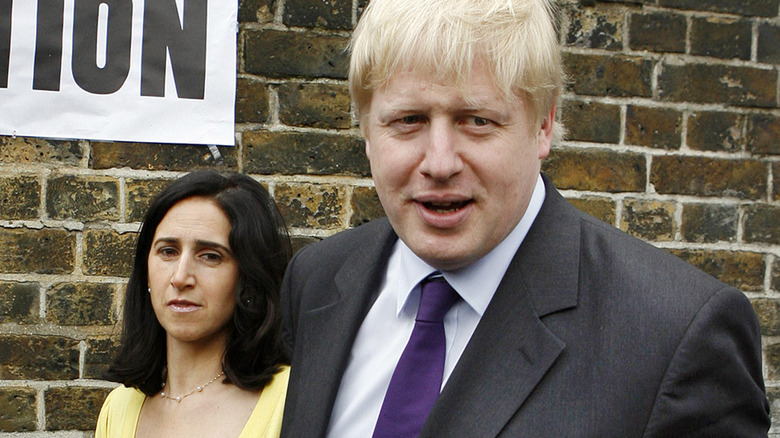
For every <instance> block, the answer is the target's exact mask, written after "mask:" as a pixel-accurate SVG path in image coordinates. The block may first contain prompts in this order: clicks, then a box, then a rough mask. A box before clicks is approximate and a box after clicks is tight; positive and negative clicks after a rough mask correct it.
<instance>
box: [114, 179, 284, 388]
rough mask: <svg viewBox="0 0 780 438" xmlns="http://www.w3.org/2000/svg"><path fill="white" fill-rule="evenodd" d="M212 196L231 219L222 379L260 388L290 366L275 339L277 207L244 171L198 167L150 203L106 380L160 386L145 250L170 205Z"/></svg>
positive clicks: (280, 267) (280, 244) (162, 360)
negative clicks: (232, 278)
mask: <svg viewBox="0 0 780 438" xmlns="http://www.w3.org/2000/svg"><path fill="white" fill-rule="evenodd" d="M195 196H198V197H206V198H210V199H213V200H214V201H216V203H217V204H218V205H219V206H220V208H221V209H222V211H223V212H224V213H225V215H226V216H227V217H228V219H229V220H230V224H231V230H230V236H229V243H230V247H231V249H232V251H233V255H234V256H235V258H236V260H237V262H238V267H239V277H240V278H239V281H238V288H237V291H236V296H235V300H236V306H235V310H234V312H233V318H232V321H231V324H230V334H229V336H228V341H227V348H226V350H225V354H224V358H223V370H224V372H225V381H226V382H232V383H233V384H235V385H237V386H239V387H241V388H244V389H255V390H256V389H262V388H263V387H264V386H265V385H266V384H267V383H268V382H269V381H270V380H271V378H272V377H273V375H274V374H275V373H276V372H277V371H278V370H279V365H281V364H285V363H289V361H288V359H287V357H286V356H285V353H284V349H283V347H282V343H281V322H280V321H281V315H280V307H279V289H280V286H281V282H282V277H283V275H284V270H285V268H286V266H287V262H288V261H289V258H290V252H291V250H290V237H289V234H288V232H287V228H286V227H285V224H284V220H283V219H282V216H281V214H280V213H279V210H278V208H277V206H276V204H275V203H274V201H273V199H272V198H271V196H270V195H269V193H268V191H266V189H265V188H263V186H262V185H261V184H260V183H258V182H257V181H255V180H254V179H252V178H251V177H249V176H246V175H242V174H238V173H229V174H220V173H217V172H215V171H211V170H199V171H194V172H192V173H189V174H187V175H185V176H183V177H181V178H179V179H176V180H174V181H173V182H172V183H171V184H170V185H169V186H168V187H167V188H165V189H164V190H163V191H162V192H161V193H160V194H159V195H158V196H157V197H156V198H155V199H154V201H152V203H151V205H150V206H149V210H148V211H147V213H146V217H145V218H144V221H143V225H142V227H141V231H140V233H139V235H138V242H137V244H136V249H135V260H134V261H133V270H132V272H131V274H130V279H129V281H128V283H127V291H126V296H125V304H124V314H123V320H124V321H123V327H122V337H121V342H120V348H119V352H118V354H117V356H116V358H115V359H114V361H113V362H112V363H111V365H110V366H109V368H108V371H107V372H106V373H105V378H106V379H108V380H112V381H115V382H120V383H123V384H125V385H126V386H132V387H135V388H138V389H140V390H141V391H143V392H144V393H145V394H147V395H153V394H156V393H157V392H159V391H160V388H161V387H162V383H163V380H162V379H163V371H164V369H165V366H166V355H165V345H166V341H165V330H164V329H163V327H162V326H161V325H160V323H159V322H158V321H157V317H156V316H155V314H154V310H153V309H152V303H151V299H150V297H149V294H148V293H147V290H148V287H149V286H148V284H147V283H148V282H147V280H148V259H147V257H148V255H149V251H150V249H151V245H152V240H153V238H154V233H155V232H156V230H157V226H158V225H159V224H160V222H161V221H162V220H163V217H165V215H166V214H167V213H168V210H170V209H171V207H173V206H174V205H176V204H177V203H179V202H181V201H183V200H185V199H188V198H192V197H195Z"/></svg>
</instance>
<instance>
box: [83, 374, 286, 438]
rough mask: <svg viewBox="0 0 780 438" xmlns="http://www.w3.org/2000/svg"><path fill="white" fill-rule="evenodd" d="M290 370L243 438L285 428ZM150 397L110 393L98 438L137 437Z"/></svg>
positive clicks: (123, 390)
mask: <svg viewBox="0 0 780 438" xmlns="http://www.w3.org/2000/svg"><path fill="white" fill-rule="evenodd" d="M289 378H290V367H288V366H284V367H282V370H281V371H279V372H278V373H276V375H275V376H274V379H273V380H272V381H271V383H269V384H268V385H267V386H266V387H265V388H264V389H263V393H262V394H261V395H260V399H259V400H258V401H257V404H256V405H255V409H254V410H253V411H252V415H250V416H249V420H247V422H246V425H244V429H243V430H242V431H241V435H239V438H250V437H251V438H254V437H262V438H276V437H278V436H279V432H280V430H281V428H282V412H283V411H284V400H285V395H286V393H287V381H288V380H289ZM145 400H146V395H144V393H143V392H141V391H139V390H137V389H135V388H128V387H126V386H124V385H122V386H119V387H117V388H115V389H114V390H113V391H111V393H110V394H108V397H106V401H105V402H103V407H102V408H101V409H100V415H99V416H98V422H97V427H96V428H95V438H134V437H135V428H136V426H137V425H138V418H139V417H140V415H141V407H142V406H143V405H144V401H145Z"/></svg>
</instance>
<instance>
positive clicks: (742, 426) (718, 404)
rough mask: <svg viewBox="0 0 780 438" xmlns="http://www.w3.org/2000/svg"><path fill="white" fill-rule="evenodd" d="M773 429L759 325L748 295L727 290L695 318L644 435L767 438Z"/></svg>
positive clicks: (683, 338)
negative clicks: (762, 360) (762, 367)
mask: <svg viewBox="0 0 780 438" xmlns="http://www.w3.org/2000/svg"><path fill="white" fill-rule="evenodd" d="M627 390H629V391H630V388H627ZM769 426H770V419H769V403H768V401H767V398H766V393H765V389H764V382H763V377H762V373H761V333H760V329H759V326H758V321H757V318H756V315H755V312H754V311H753V308H752V306H751V305H750V302H749V301H748V300H747V298H746V297H745V296H744V294H742V293H741V292H740V291H738V290H736V289H733V288H724V289H722V290H720V291H719V292H717V293H715V294H713V295H712V297H711V298H710V299H709V300H708V301H706V302H705V303H704V305H702V307H701V308H700V309H699V311H698V312H697V313H696V315H695V316H694V318H693V319H692V320H691V322H690V325H689V326H688V329H687V330H686V332H685V334H684V336H683V337H682V339H681V341H680V344H679V345H678V348H677V351H676V352H675V354H674V357H673V358H672V361H671V362H670V364H669V368H668V369H667V371H666V374H665V376H664V379H663V381H662V383H661V385H660V387H659V391H658V394H657V396H656V400H655V404H654V406H653V410H652V412H651V414H650V417H649V421H648V424H647V428H646V430H645V434H644V436H645V437H670V436H675V437H714V436H723V437H726V436H727V437H734V438H737V437H766V436H767V431H768V429H769Z"/></svg>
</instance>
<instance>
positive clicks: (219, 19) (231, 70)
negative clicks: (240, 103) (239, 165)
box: [0, 0, 238, 146]
mask: <svg viewBox="0 0 780 438" xmlns="http://www.w3.org/2000/svg"><path fill="white" fill-rule="evenodd" d="M237 13H238V1H236V0H233V1H230V0H211V1H208V0H16V1H14V0H0V134H3V135H17V136H31V137H49V138H66V139H88V140H101V141H133V142H152V143H196V144H217V145H231V146H232V145H233V144H234V138H235V134H234V132H235V128H234V105H235V93H236V31H237Z"/></svg>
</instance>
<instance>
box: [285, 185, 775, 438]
mask: <svg viewBox="0 0 780 438" xmlns="http://www.w3.org/2000/svg"><path fill="white" fill-rule="evenodd" d="M545 185H546V187H547V197H546V199H545V202H544V205H543V206H542V209H541V211H540V212H539V215H538V217H537V218H536V220H535V222H534V224H533V226H532V227H531V229H530V231H529V233H528V235H527V236H526V238H525V240H524V242H523V244H522V245H521V247H520V249H519V250H518V252H517V253H516V255H515V257H514V259H513V260H512V263H511V264H510V266H509V268H508V270H507V272H506V274H505V276H504V278H503V280H502V281H501V284H500V285H499V287H498V290H497V291H496V293H495V295H494V297H493V300H492V301H491V303H490V305H489V306H488V308H487V310H486V312H485V314H484V316H483V317H482V319H481V321H480V323H479V325H478V326H477V329H476V331H475V333H474V335H473V337H472V339H471V340H470V342H469V344H468V346H467V347H466V350H465V351H464V353H463V355H462V356H461V359H460V361H459V362H458V364H457V365H456V367H455V369H454V371H453V373H452V375H451V376H450V378H449V380H448V382H447V384H446V385H445V387H444V388H443V390H442V393H441V395H440V396H439V399H438V400H437V402H436V404H435V406H434V408H433V411H432V412H431V414H430V416H429V418H428V420H427V422H426V423H425V426H424V428H423V431H422V433H421V435H420V436H421V437H480V438H483V437H498V436H501V437H556V438H557V437H683V436H701V437H758V436H766V435H767V430H768V429H769V405H768V402H767V400H766V397H765V392H764V384H763V379H762V374H761V340H760V332H759V328H758V323H757V320H756V316H755V313H754V312H753V310H752V307H751V306H750V303H749V302H748V300H747V299H746V298H745V296H744V295H743V294H742V293H741V292H739V291H738V290H736V289H734V288H732V287H729V286H727V285H725V284H723V283H721V282H719V281H717V280H716V279H714V278H712V277H710V276H709V275H707V274H704V273H703V272H701V271H699V270H697V269H695V268H694V267H692V266H690V265H688V264H686V263H684V262H683V261H681V260H679V259H677V258H675V257H673V256H671V255H669V254H667V253H666V252H664V251H661V250H659V249H656V248H654V247H652V246H651V245H648V244H646V243H643V242H641V241H640V240H638V239H635V238H633V237H630V236H628V235H627V234H625V233H623V232H621V231H619V230H617V229H615V228H614V227H612V226H609V225H607V224H604V223H602V222H600V221H598V220H597V219H594V218H592V217H590V216H588V215H585V214H584V213H582V212H580V211H578V210H577V209H575V208H574V207H572V206H571V205H570V204H569V203H568V202H566V201H565V200H564V199H563V198H562V197H561V196H560V194H559V193H558V192H557V190H555V188H554V187H553V186H552V184H551V182H550V181H549V180H547V179H546V180H545ZM396 239H397V236H396V235H395V233H394V232H393V230H392V228H391V227H390V225H389V222H388V221H387V220H385V219H381V220H377V221H373V222H371V223H369V224H366V225H363V226H361V227H358V228H356V229H353V230H349V231H346V232H343V233H340V234H338V235H336V236H333V237H331V238H328V239H325V240H324V241H322V242H318V243H315V244H312V245H309V246H307V247H305V248H304V249H303V250H301V251H300V252H299V253H298V254H296V256H295V257H294V259H293V260H292V261H291V263H290V265H289V267H288V271H287V275H286V277H285V282H284V285H283V290H282V306H283V311H284V312H285V314H284V336H285V343H286V345H287V347H288V349H289V352H290V354H291V357H292V374H291V379H290V386H289V389H288V393H287V404H286V408H285V414H284V423H283V429H282V436H283V437H305V438H312V437H321V436H324V434H325V432H326V430H327V426H328V423H329V418H330V414H331V410H332V408H333V403H334V400H335V397H336V392H337V390H338V387H339V383H340V379H341V376H342V373H343V372H344V370H345V367H346V366H347V362H348V359H349V354H350V349H351V347H352V343H353V341H354V339H355V336H356V334H357V331H358V329H359V327H360V324H361V322H362V320H363V318H364V317H365V315H366V313H367V312H368V310H369V308H370V306H371V305H372V303H373V301H374V300H375V298H376V294H377V290H378V285H379V284H380V282H381V279H382V275H383V272H384V268H385V262H386V260H387V257H388V253H389V251H390V249H391V248H392V246H393V243H394V242H395V240H396Z"/></svg>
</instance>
